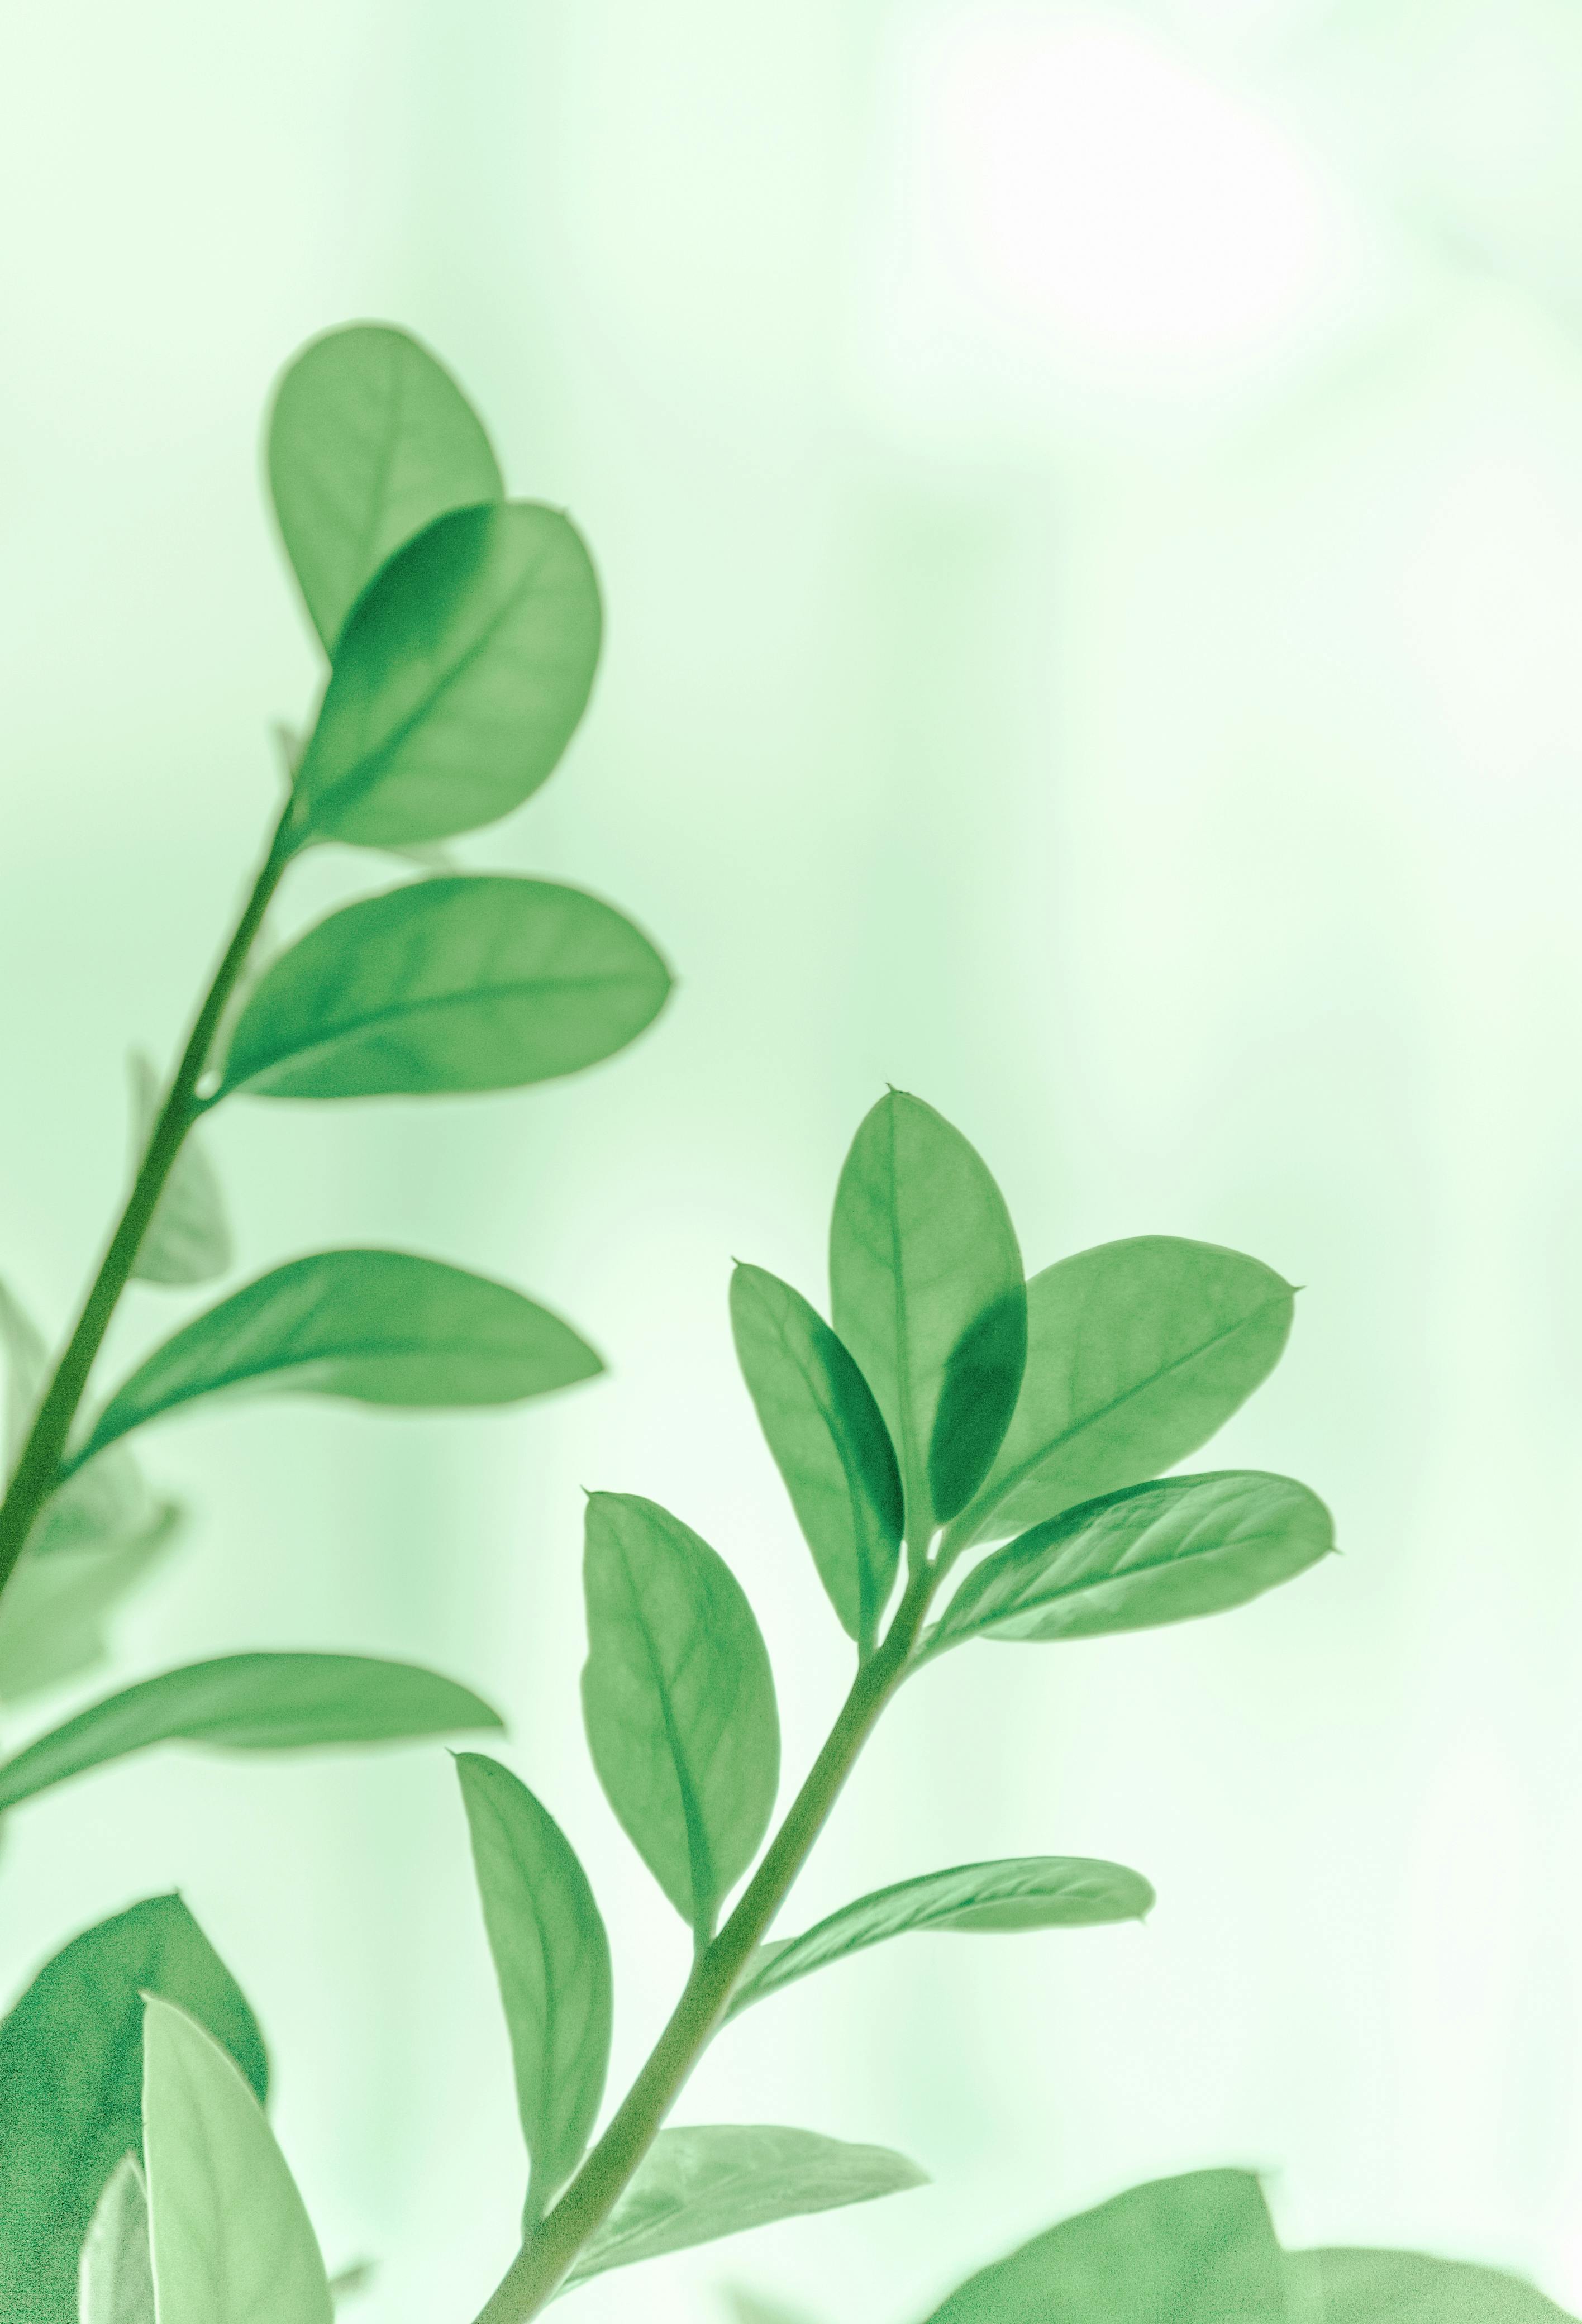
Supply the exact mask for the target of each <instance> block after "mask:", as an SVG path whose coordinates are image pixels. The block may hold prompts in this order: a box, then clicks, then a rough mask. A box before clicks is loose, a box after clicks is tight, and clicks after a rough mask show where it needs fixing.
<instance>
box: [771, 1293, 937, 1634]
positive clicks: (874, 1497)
mask: <svg viewBox="0 0 1582 2324" xmlns="http://www.w3.org/2000/svg"><path fill="white" fill-rule="evenodd" d="M731 1329H732V1331H733V1333H734V1334H735V1339H736V1353H737V1357H738V1359H739V1360H740V1365H741V1371H742V1377H743V1379H745V1380H746V1382H747V1386H748V1389H749V1391H750V1395H751V1397H752V1400H753V1404H754V1406H755V1407H756V1409H757V1412H758V1416H759V1423H760V1425H761V1426H762V1428H763V1432H764V1434H765V1436H766V1437H767V1439H768V1447H769V1451H770V1452H772V1453H773V1454H774V1456H775V1462H776V1465H777V1468H778V1469H779V1471H780V1474H781V1476H782V1477H783V1478H784V1479H785V1480H786V1491H787V1492H788V1493H789V1494H790V1496H791V1506H792V1507H793V1508H794V1509H795V1510H796V1517H797V1522H798V1523H799V1524H800V1526H801V1527H802V1530H803V1533H804V1535H805V1537H806V1540H807V1545H808V1547H809V1548H810V1549H811V1550H812V1552H813V1556H814V1564H815V1565H816V1566H817V1567H818V1571H819V1578H820V1580H821V1581H822V1582H823V1585H824V1588H825V1589H826V1590H827V1591H828V1592H829V1595H830V1602H831V1604H832V1606H833V1607H834V1609H835V1611H836V1613H837V1614H838V1615H839V1616H840V1618H841V1621H842V1624H843V1626H844V1627H845V1628H846V1629H847V1631H848V1632H849V1633H850V1634H851V1637H854V1638H856V1639H857V1640H858V1641H859V1643H860V1646H861V1647H862V1649H863V1651H864V1652H865V1653H867V1652H869V1650H870V1649H871V1647H872V1646H873V1643H874V1639H875V1637H876V1635H877V1632H878V1623H879V1618H880V1616H881V1615H882V1613H883V1611H884V1609H885V1606H886V1604H887V1602H888V1599H889V1595H890V1591H891V1589H892V1588H893V1586H894V1583H895V1579H896V1569H897V1563H899V1559H900V1554H901V1527H902V1524H903V1520H904V1512H903V1508H902V1498H901V1477H900V1471H899V1470H898V1469H897V1466H896V1455H895V1450H894V1448H893V1446H892V1445H891V1443H890V1439H889V1434H888V1430H887V1429H886V1427H885V1425H884V1421H883V1419H882V1417H881V1416H880V1414H879V1409H878V1405H877V1404H876V1403H875V1402H874V1399H873V1392H872V1390H871V1389H870V1388H869V1385H868V1382H867V1381H866V1380H865V1379H863V1377H862V1374H861V1372H860V1370H859V1369H858V1368H857V1365H856V1362H855V1361H854V1360H853V1359H852V1358H851V1356H850V1355H849V1354H848V1353H847V1351H846V1350H845V1349H844V1348H843V1347H842V1344H841V1342H840V1341H839V1340H837V1339H836V1337H835V1335H834V1333H832V1331H831V1329H830V1327H829V1325H828V1324H827V1323H825V1322H824V1321H823V1317H822V1316H821V1315H818V1314H815V1313H814V1309H813V1308H812V1307H810V1306H809V1305H808V1303H807V1301H806V1300H805V1299H804V1298H803V1296H802V1295H801V1293H800V1292H798V1291H793V1289H792V1288H791V1286H790V1285H789V1284H788V1283H782V1282H781V1281H780V1279H779V1277H777V1276H774V1275H770V1274H768V1272H767V1271H766V1270H765V1269H764V1268H761V1267H745V1266H739V1267H738V1268H736V1270H735V1272H734V1274H733V1275H732V1277H731Z"/></svg>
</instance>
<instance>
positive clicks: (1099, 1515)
mask: <svg viewBox="0 0 1582 2324" xmlns="http://www.w3.org/2000/svg"><path fill="white" fill-rule="evenodd" d="M1334 1546H1335V1536H1334V1526H1333V1523H1332V1521H1331V1519H1330V1516H1329V1510H1328V1509H1327V1508H1325V1507H1324V1504H1323V1503H1322V1501H1320V1499H1319V1498H1318V1496H1317V1494H1315V1493H1311V1492H1309V1490H1308V1489H1307V1487H1306V1486H1305V1485H1299V1484H1298V1483H1297V1482H1296V1481H1295V1480H1294V1479H1293V1478H1291V1477H1271V1476H1267V1475H1265V1473H1264V1472H1263V1471H1261V1470H1257V1469H1222V1470H1211V1471H1209V1472H1208V1473H1207V1474H1206V1475H1203V1476H1200V1477H1166V1478H1164V1479H1163V1480H1160V1482H1158V1483H1157V1484H1152V1485H1134V1486H1133V1487H1132V1488H1131V1489H1130V1490H1129V1491H1127V1492H1124V1493H1110V1494H1108V1495H1107V1496H1106V1497H1105V1498H1104V1499H1102V1500H1097V1501H1084V1502H1083V1503H1082V1505H1081V1508H1074V1509H1067V1510H1066V1511H1065V1512H1064V1513H1063V1515H1062V1516H1060V1517H1052V1518H1051V1519H1050V1521H1049V1523H1048V1524H1047V1525H1041V1526H1034V1527H1033V1529H1032V1531H1031V1532H1030V1533H1025V1534H1023V1535H1022V1536H1021V1538H1020V1539H1019V1540H1017V1541H1013V1542H1011V1543H1009V1544H1008V1545H1007V1546H1006V1547H1005V1548H1004V1549H1001V1550H997V1551H996V1552H995V1554H994V1555H993V1556H992V1557H989V1558H986V1559H985V1560H984V1562H983V1563H982V1564H981V1565H980V1566H978V1567H976V1568H975V1569H974V1571H973V1572H970V1574H969V1575H968V1576H967V1579H966V1581H965V1582H963V1583H962V1584H961V1588H960V1590H958V1591H957V1592H956V1594H955V1596H954V1597H953V1598H952V1600H951V1602H950V1604H949V1605H948V1606H947V1607H946V1609H945V1610H944V1613H943V1616H942V1618H940V1620H939V1621H937V1622H936V1623H935V1624H934V1628H933V1629H932V1630H931V1631H929V1632H928V1633H927V1634H926V1639H925V1646H926V1650H927V1651H929V1652H938V1651H940V1650H941V1649H943V1647H945V1646H959V1645H960V1643H961V1640H962V1639H963V1638H999V1639H1007V1640H1010V1641H1013V1642H1016V1643H1021V1644H1029V1643H1034V1642H1037V1643H1044V1642H1047V1641H1049V1640H1052V1639H1059V1638H1096V1637H1103V1636H1105V1635H1106V1634H1107V1633H1108V1632H1109V1631H1112V1630H1147V1629H1153V1628H1156V1627H1157V1626H1158V1625H1159V1624H1161V1623H1164V1622H1185V1621H1190V1620H1192V1619H1193V1618H1196V1617H1197V1616H1198V1615H1200V1614H1222V1613H1225V1612H1226V1611H1228V1609H1229V1608H1231V1607H1233V1606H1245V1605H1246V1602H1247V1600H1249V1599H1251V1598H1256V1597H1258V1596H1260V1595H1261V1594H1262V1592H1263V1591H1265V1590H1273V1589H1274V1587H1275V1586H1276V1585H1277V1584H1278V1583H1279V1582H1290V1581H1292V1579H1293V1578H1294V1577H1295V1575H1297V1574H1299V1573H1303V1572H1306V1571H1307V1569H1308V1567H1309V1566H1310V1565H1316V1564H1317V1563H1318V1562H1319V1560H1320V1558H1321V1557H1327V1556H1328V1555H1329V1553H1330V1551H1331V1550H1332V1549H1333V1548H1334Z"/></svg>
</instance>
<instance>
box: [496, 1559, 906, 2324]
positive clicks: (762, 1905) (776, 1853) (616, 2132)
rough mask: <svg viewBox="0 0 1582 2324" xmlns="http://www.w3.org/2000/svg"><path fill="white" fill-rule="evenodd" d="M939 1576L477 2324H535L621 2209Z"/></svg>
mask: <svg viewBox="0 0 1582 2324" xmlns="http://www.w3.org/2000/svg"><path fill="white" fill-rule="evenodd" d="M936 1580H937V1576H936V1575H935V1574H934V1572H933V1571H932V1570H931V1569H930V1568H929V1567H928V1566H927V1565H926V1564H925V1563H920V1564H919V1565H918V1566H917V1568H916V1570H915V1572H914V1573H913V1576H912V1579H911V1581H910V1582H909V1583H908V1585H907V1588H906V1594H905V1596H904V1597H903V1599H902V1600H901V1603H900V1605H899V1607H898V1608H897V1611H896V1618H895V1620H894V1621H893V1622H892V1623H891V1625H890V1628H889V1630H888V1634H887V1636H886V1637H885V1640H884V1643H883V1644H882V1646H879V1648H878V1651H877V1653H875V1654H874V1655H872V1656H871V1658H870V1659H869V1661H868V1662H866V1663H864V1664H863V1665H862V1667H861V1668H860V1670H859V1672H858V1674H857V1677H856V1679H855V1681H854V1682H853V1684H852V1687H851V1692H850V1693H849V1694H848V1695H847V1697H846V1700H845V1701H844V1702H843V1703H842V1706H841V1709H840V1711H839V1714H838V1715H837V1717H836V1720H835V1723H834V1725H833V1726H832V1728H831V1729H830V1732H829V1735H828V1737H827V1738H826V1739H825V1742H824V1745H823V1749H822V1750H821V1751H820V1753H819V1755H818V1757H817V1758H816V1759H815V1760H814V1763H813V1766H812V1767H811V1768H810V1769H809V1770H808V1773H807V1775H806V1777H805V1781H804V1783H803V1785H802V1788H801V1790H800V1791H799V1792H798V1793H797V1794H796V1798H795V1800H794V1801H793V1802H792V1803H791V1805H790V1807H789V1808H788V1809H787V1811H786V1818H785V1821H784V1822H783V1823H782V1824H781V1826H780V1829H779V1831H777V1833H776V1834H775V1837H774V1839H773V1840H771V1841H770V1842H769V1845H768V1849H766V1851H765V1853H764V1855H763V1857H762V1858H761V1859H760V1861H759V1867H758V1870H757V1871H756V1872H755V1873H754V1874H753V1876H752V1877H751V1879H750V1881H749V1882H748V1884H747V1886H746V1887H745V1888H744V1889H743V1890H742V1893H741V1896H740V1902H739V1903H738V1904H737V1905H736V1908H735V1910H734V1912H732V1913H731V1915H730V1917H729V1919H728V1920H727V1921H726V1923H725V1924H724V1926H723V1927H722V1929H721V1931H720V1933H719V1935H718V1936H717V1937H715V1939H714V1940H713V1943H712V1944H710V1945H709V1946H707V1947H706V1948H705V1950H704V1951H703V1952H701V1953H700V1954H699V1955H698V1957H697V1960H696V1961H695V1962H694V1967H693V1970H692V1974H691V1976H690V1977H689V1978H687V1981H686V1984H685V1988H684V1989H683V1992H682V1995H681V1998H680V2000H679V2001H678V2002H677V2003H676V2007H675V2009H674V2011H673V2012H672V2013H671V2016H670V2020H669V2023H668V2024H667V2025H666V2027H665V2030H664V2032H663V2033H661V2034H660V2036H659V2038H658V2042H657V2043H655V2045H654V2048H653V2050H652V2051H651V2052H650V2053H649V2055H648V2062H647V2063H646V2064H645V2065H644V2067H643V2068H642V2070H641V2071H640V2073H639V2075H638V2078H637V2080H636V2081H635V2082H633V2084H632V2086H631V2088H630V2090H629V2091H628V2092H627V2094H626V2097H625V2098H623V2099H622V2100H621V2105H620V2106H619V2107H617V2108H616V2111H615V2113H614V2114H613V2115H612V2117H611V2120H610V2124H609V2126H608V2128H607V2129H606V2130H605V2132H604V2134H603V2135H602V2137H601V2138H600V2139H599V2141H598V2143H597V2144H596V2145H594V2146H593V2148H591V2149H590V2151H589V2153H588V2154H587V2156H586V2157H585V2159H584V2163H583V2166H582V2168H581V2170H580V2171H579V2172H577V2174H576V2176H575V2179H574V2180H573V2181H572V2182H571V2184H570V2185H569V2186H568V2187H567V2189H566V2192H565V2193H564V2194H563V2195H562V2196H561V2198H560V2200H559V2201H558V2203H556V2206H555V2208H554V2209H553V2210H551V2211H550V2212H548V2213H547V2215H546V2217H545V2218H543V2219H542V2220H541V2221H540V2223H539V2225H538V2227H537V2228H535V2230H534V2232H533V2233H532V2235H531V2236H529V2237H528V2239H527V2241H526V2242H525V2243H524V2244H523V2246H522V2248H521V2250H520V2252H519V2253H518V2254H517V2255H516V2258H515V2259H514V2260H513V2261H512V2262H511V2264H510V2267H509V2268H508V2269H507V2271H506V2273H505V2274H504V2275H503V2276H502V2277H501V2281H500V2283H499V2285H498V2286H497V2287H496V2289H495V2291H494V2292H493V2294H492V2297H491V2298H490V2299H489V2300H488V2301H486V2302H485V2304H484V2305H483V2308H482V2309H481V2310H479V2313H478V2316H477V2318H476V2319H475V2324H528V2319H529V2318H531V2317H534V2316H537V2315H538V2314H539V2313H540V2311H541V2310H543V2309H544V2308H546V2307H547V2305H548V2303H549V2301H551V2300H552V2299H553V2298H554V2296H555V2294H556V2292H557V2291H558V2289H559V2287H560V2285H561V2284H562V2283H563V2282H564V2281H565V2279H566V2275H567V2273H569V2272H570V2270H571V2268H572V2266H573V2264H574V2263H575V2259H576V2255H577V2254H578V2253H579V2252H580V2251H581V2250H582V2248H583V2246H584V2244H586V2242H587V2241H588V2239H589V2237H590V2236H592V2235H593V2233H594V2232H595V2230H596V2229H597V2228H599V2227H602V2224H603V2222H604V2221H605V2220H606V2219H607V2218H609V2216H610V2214H611V2212H612V2210H613V2209H614V2208H615V2205H616V2203H617V2202H618V2201H619V2200H620V2199H621V2195H622V2194H623V2193H624V2191H625V2190H626V2188H627V2186H628V2184H629V2183H630V2180H631V2177H632V2174H633V2172H635V2171H636V2170H637V2167H638V2165H639V2163H641V2161H642V2159H643V2157H644V2155H645V2154H646V2153H648V2148H649V2147H650V2146H651V2145H652V2144H653V2142H654V2139H655V2136H656V2135H657V2134H658V2130H659V2129H660V2126H662V2124H663V2123H664V2120H665V2117H666V2116H667V2114H668V2113H669V2111H670V2109H671V2107H673V2106H674V2105H675V2103H676V2099H677V2098H678V2097H679V2096H680V2094H681V2091H682V2089H683V2087H684V2085H685V2082H686V2080H687V2078H688V2076H689V2075H690V2074H691V2072H692V2070H693V2068H694V2066H695V2065H696V2064H697V2062H698V2060H699V2059H700V2058H701V2057H702V2055H703V2053H704V2051H705V2050H706V2049H707V2047H708V2045H709V2043H710V2042H711V2041H712V2040H713V2036H714V2034H715V2033H717V2032H718V2030H719V2027H720V2024H721V2021H722V2018H723V2016H724V2015H725V2011H726V2009H727V2007H728V2006H729V2005H730V2001H731V1994H732V1993H733V1991H734V1990H735V1987H736V1981H737V1979H738V1978H740V1975H741V1972H742V1970H743V1969H745V1968H746V1966H747V1963H748V1960H749V1958H750V1955H751V1954H752V1952H753V1950H754V1949H755V1948H756V1947H757V1946H758V1944H759V1942H760V1941H762V1939H763V1937H764V1935H765V1934H766V1932H768V1928H769V1925H770V1923H772V1922H773V1920H774V1917H775V1914H777V1912H778V1911H779V1908H780V1906H781V1905H782V1904H784V1902H785V1900H786V1894H787V1892H788V1891H789V1889H790V1887H791V1885H792V1883H793V1881H794V1880H795V1879H796V1876H797V1874H798V1873H799V1872H800V1871H801V1869H802V1867H803V1866H804V1864H805V1862H806V1861H807V1858H808V1855H809V1853H810V1852H811V1850H812V1849H813V1846H814V1841H815V1840H817V1838H818V1836H819V1833H820V1832H821V1831H823V1826H824V1824H825V1822H826V1821H828V1818H829V1815H830V1812H831V1810H832V1808H833V1806H834V1804H835V1802H836V1800H837V1799H838V1798H839V1797H840V1794H841V1792H842V1787H843V1786H844V1784H845V1782H846V1778H847V1777H848V1775H850V1774H851V1770H852V1768H853V1766H855V1765H856V1763H857V1759H858V1757H859V1755H860V1752H861V1750H862V1747H863V1745H864V1744H865V1743H866V1742H867V1740H868V1738H869V1735H871V1733H872V1732H873V1729H874V1727H875V1726H876V1724H877V1723H878V1718H879V1715H880V1713H881V1712H882V1711H884V1709H885V1706H886V1705H887V1704H888V1701H889V1700H890V1698H891V1696H892V1695H893V1694H894V1693H895V1692H896V1690H897V1687H898V1686H899V1685H900V1683H901V1681H902V1680H903V1678H904V1677H905V1676H906V1667H907V1664H908V1662H909V1660H910V1657H911V1654H912V1649H913V1647H914V1646H915V1644H916V1640H917V1634H918V1632H919V1630H920V1629H921V1628H922V1627H923V1620H924V1615H925V1614H926V1613H927V1611H928V1603H929V1600H930V1598H931V1596H932V1595H933V1591H934V1583H935V1581H936Z"/></svg>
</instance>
